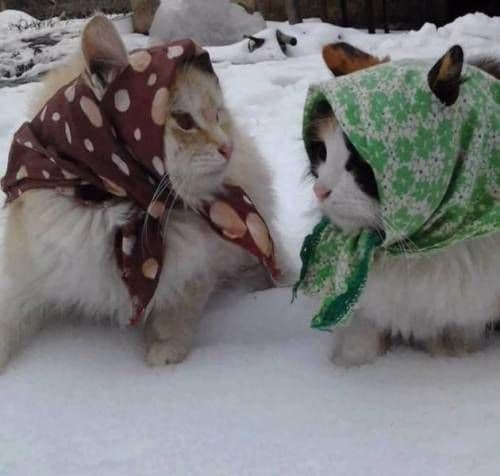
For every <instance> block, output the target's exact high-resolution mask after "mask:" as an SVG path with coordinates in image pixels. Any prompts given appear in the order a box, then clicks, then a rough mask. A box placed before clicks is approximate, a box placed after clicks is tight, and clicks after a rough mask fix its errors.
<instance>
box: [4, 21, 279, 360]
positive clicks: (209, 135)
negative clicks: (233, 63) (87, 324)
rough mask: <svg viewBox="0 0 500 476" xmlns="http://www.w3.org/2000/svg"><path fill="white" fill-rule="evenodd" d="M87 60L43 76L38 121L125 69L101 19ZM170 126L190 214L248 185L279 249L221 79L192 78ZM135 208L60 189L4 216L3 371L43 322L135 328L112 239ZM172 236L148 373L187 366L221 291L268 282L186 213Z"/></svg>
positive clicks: (183, 78) (196, 71)
mask: <svg viewBox="0 0 500 476" xmlns="http://www.w3.org/2000/svg"><path fill="white" fill-rule="evenodd" d="M82 52H83V55H82V58H84V59H83V60H75V61H74V62H73V63H72V64H70V65H68V66H67V67H65V68H63V69H61V70H59V71H56V72H54V73H53V74H52V75H50V76H49V77H48V78H47V80H46V81H45V84H44V86H43V89H42V91H41V92H40V93H39V95H37V98H36V99H35V104H34V107H33V114H35V113H36V112H38V110H39V109H40V107H41V106H42V105H43V104H44V102H45V101H46V100H47V99H48V98H50V97H51V96H52V95H53V94H54V93H55V92H56V91H57V90H58V89H59V88H60V87H61V86H62V85H64V84H66V83H68V82H70V81H71V80H72V79H73V78H74V77H76V76H77V75H78V74H80V73H81V72H82V70H83V68H87V69H88V70H90V73H91V74H94V78H96V77H97V79H98V83H99V84H100V86H101V88H102V90H101V91H100V92H99V91H98V93H99V94H100V95H102V93H104V91H105V89H106V87H107V85H108V84H109V83H110V82H112V80H113V79H114V78H115V77H116V76H117V74H118V73H119V72H120V71H121V70H122V69H123V68H124V67H125V66H126V65H127V64H128V57H127V54H126V51H125V47H124V45H123V43H122V40H121V39H120V37H119V35H118V33H117V32H116V30H115V28H114V26H113V24H112V23H111V22H110V21H108V20H106V19H105V17H101V16H99V17H95V18H94V19H93V20H91V22H90V23H89V24H88V25H87V27H86V28H85V30H84V32H83V36H82ZM96 75H97V76H96ZM207 111H211V112H213V114H210V119H211V120H210V121H207V120H205V119H206V118H207V117H208V116H207ZM202 114H203V116H202ZM166 124H167V125H166V127H165V148H166V157H168V159H167V160H166V163H165V164H164V165H165V169H166V170H167V171H168V173H169V175H170V178H171V182H172V185H173V188H174V191H175V192H176V193H177V194H178V195H179V197H181V198H182V200H183V201H184V202H185V203H187V204H191V205H192V204H196V203H197V202H198V201H199V200H201V199H203V198H206V197H207V196H209V195H211V194H212V193H214V192H215V191H216V190H217V189H218V188H219V187H220V186H221V184H222V182H223V181H226V180H228V181H230V182H231V183H234V184H237V185H239V186H241V187H242V188H243V189H244V190H245V191H246V192H247V193H248V195H249V196H250V197H251V198H252V200H253V201H254V203H255V205H256V207H257V209H258V210H259V212H260V213H261V214H262V215H263V217H264V218H265V220H266V221H267V223H268V225H269V226H270V228H271V231H272V235H273V238H274V241H275V246H276V247H277V248H278V250H279V249H281V247H280V244H279V242H278V236H277V233H276V231H275V230H273V226H272V221H273V218H274V217H273V213H274V197H273V193H272V187H271V180H270V174H269V172H268V170H267V168H266V166H265V165H264V163H263V162H262V160H261V158H260V157H259V154H258V152H257V151H256V150H255V148H254V147H253V145H252V144H251V143H249V142H248V141H247V140H246V138H245V137H244V136H243V135H242V134H240V133H239V132H238V131H237V130H236V128H235V126H234V124H233V123H232V121H231V118H230V117H229V114H228V112H227V110H226V109H225V107H224V101H223V96H222V92H221V90H220V86H219V84H218V81H217V78H216V76H215V75H214V74H211V73H207V72H206V71H204V70H203V68H199V67H197V66H196V65H193V66H191V67H188V68H185V69H184V70H183V72H182V73H181V74H179V75H178V77H177V79H176V83H175V87H174V88H172V90H171V92H170V103H169V113H168V116H167V121H166ZM132 207H133V205H132V204H127V203H120V204H114V205H110V206H108V207H82V206H81V205H80V204H79V203H77V202H76V201H74V200H73V199H72V198H66V197H62V196H61V195H60V194H58V193H56V192H55V191H53V190H32V191H29V192H26V193H25V194H24V195H23V196H22V197H21V198H19V199H17V200H15V201H14V202H12V203H11V204H9V205H8V206H7V207H6V209H5V210H4V212H3V213H5V215H6V221H5V226H4V227H3V228H2V231H4V232H5V237H4V242H3V243H2V256H1V259H0V274H1V276H2V280H1V288H0V309H1V313H0V369H2V368H3V367H5V365H6V363H7V362H8V360H9V358H10V356H11V354H12V352H13V351H14V350H15V346H16V344H18V343H19V342H20V341H21V340H22V338H23V336H25V335H26V334H29V333H31V332H33V330H34V329H36V328H38V327H39V326H40V324H41V323H42V321H43V318H44V316H52V315H54V314H59V315H61V316H63V317H64V316H68V317H69V316H70V315H75V314H77V315H83V316H84V317H86V318H92V319H112V320H115V321H117V322H118V323H120V324H126V323H127V322H128V319H129V317H130V315H131V303H130V297H129V294H128V292H127V289H126V287H125V285H124V283H123V281H122V279H121V276H120V272H119V270H118V267H117V264H116V262H115V257H114V252H113V241H114V234H115V231H116V229H117V227H119V226H120V225H121V224H123V223H124V222H125V220H126V215H127V213H128V212H129V211H130V210H131V209H132ZM166 228H167V229H166V230H165V246H166V256H165V267H164V269H163V271H162V275H161V278H160V282H159V285H158V288H157V291H156V293H155V296H154V298H153V300H152V302H151V304H150V306H151V312H150V314H149V317H148V319H147V322H146V325H145V336H146V360H147V362H148V363H150V364H152V365H162V364H166V363H175V362H181V361H182V360H183V359H184V358H185V357H186V355H187V354H188V352H189V350H190V344H191V340H192V337H193V332H194V330H195V328H196V323H197V321H198V318H199V317H200V315H201V314H203V310H204V307H205V304H206V302H207V300H208V298H209V296H210V295H211V293H212V292H213V291H214V289H215V288H216V287H217V286H218V285H220V284H221V283H223V282H227V281H228V280H229V281H236V280H240V279H244V277H245V276H247V277H255V276H256V275H258V276H259V278H258V279H259V280H260V282H262V280H264V279H265V273H264V271H263V270H262V269H261V266H260V265H259V264H258V262H257V260H256V259H254V258H253V257H251V256H250V255H249V253H247V252H246V251H244V250H242V249H241V248H239V247H237V246H235V245H233V244H231V243H229V242H227V241H224V240H223V239H221V238H219V236H218V235H217V234H216V233H214V232H213V231H212V229H211V228H210V227H209V225H208V224H207V222H206V221H205V220H203V219H201V218H200V217H199V216H198V215H197V214H196V213H194V212H192V211H189V210H188V209H187V208H186V209H175V210H172V211H171V213H170V215H169V217H168V220H167V223H166ZM244 271H246V273H244ZM242 272H243V274H242Z"/></svg>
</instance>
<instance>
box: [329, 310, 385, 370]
mask: <svg viewBox="0 0 500 476" xmlns="http://www.w3.org/2000/svg"><path fill="white" fill-rule="evenodd" d="M334 339H335V341H334V349H333V356H332V360H333V362H334V363H335V364H337V365H340V366H342V367H353V366H357V365H364V364H368V363H371V362H373V361H375V359H376V358H377V357H378V356H380V355H382V354H384V353H385V352H386V350H387V348H388V346H389V338H388V337H387V334H386V333H385V332H382V331H380V329H379V328H378V327H377V326H376V325H375V324H374V323H373V322H371V321H369V320H368V319H365V318H363V317H361V316H359V315H355V316H353V317H352V319H351V321H350V322H349V323H348V324H347V325H345V326H341V327H338V328H337V329H336V330H335V332H334Z"/></svg>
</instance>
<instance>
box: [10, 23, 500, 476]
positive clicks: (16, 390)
mask: <svg viewBox="0 0 500 476" xmlns="http://www.w3.org/2000/svg"><path fill="white" fill-rule="evenodd" d="M269 26H271V27H276V25H269ZM279 27H280V28H283V29H285V30H286V28H287V27H286V26H285V25H279ZM294 28H295V31H294V33H295V34H297V29H302V30H303V31H306V30H310V34H309V35H308V37H307V41H308V42H309V45H310V49H307V48H306V47H305V46H304V44H305V41H304V42H302V43H301V42H300V41H299V46H298V48H300V47H301V46H300V45H301V44H302V48H303V51H302V53H301V54H300V55H297V56H296V57H292V58H287V59H284V60H282V61H274V62H261V63H258V64H254V65H233V64H231V63H229V62H227V61H226V62H221V63H219V64H218V65H217V72H218V74H219V75H220V78H221V81H222V86H223V88H224V90H225V94H226V98H227V102H228V104H229V107H230V109H231V111H232V112H233V114H234V115H235V117H236V119H237V120H238V122H239V123H240V124H241V125H243V126H245V127H246V128H247V130H248V132H249V133H250V134H251V135H252V136H253V137H254V138H255V140H256V141H257V143H258V145H259V146H260V148H261V151H262V153H263V155H264V156H265V157H266V158H267V160H268V161H269V164H270V165H271V167H272V168H273V170H274V172H275V176H276V187H277V189H278V192H279V199H280V221H281V225H282V227H283V229H284V230H285V232H286V233H285V234H286V236H288V244H289V247H290V250H291V251H292V252H293V254H294V256H295V257H296V258H295V259H296V260H297V256H298V248H299V246H300V242H301V240H302V237H303V235H304V234H305V233H306V232H307V231H309V228H310V227H311V225H312V223H313V222H314V216H313V215H314V214H313V213H312V212H311V210H312V195H311V191H310V183H309V182H308V181H307V180H306V179H305V178H304V176H305V170H306V163H307V161H306V157H305V153H304V150H303V146H302V143H301V114H302V105H303V101H304V98H305V94H306V90H307V87H308V85H309V84H310V83H311V82H315V81H319V80H321V79H325V78H328V77H330V74H329V72H328V71H327V70H326V68H325V67H324V66H323V65H322V62H321V58H320V54H319V46H320V45H321V44H322V43H323V42H324V41H325V40H326V41H328V38H330V37H329V36H328V35H330V34H331V33H332V32H333V30H331V29H330V30H329V31H330V33H328V32H327V30H328V29H329V27H327V26H326V25H318V24H316V25H312V26H311V25H310V24H306V25H301V26H298V27H294ZM332 28H333V27H332ZM319 30H323V31H324V32H323V33H321V32H320V31H319ZM335 32H336V33H335V34H338V33H340V34H341V35H342V38H343V39H347V40H348V41H351V42H353V43H354V44H356V45H358V46H361V47H364V48H367V49H369V50H370V51H372V52H374V53H376V54H379V55H385V54H391V55H392V56H394V57H402V56H437V55H439V54H440V53H442V52H444V50H445V49H446V48H447V47H448V46H449V45H451V44H453V43H455V42H458V43H461V44H462V45H463V46H464V47H465V48H466V52H467V54H469V55H470V54H477V53H480V52H485V53H495V52H496V53H497V55H498V56H500V45H499V42H500V19H498V18H497V19H488V18H487V17H484V16H481V15H476V16H469V17H466V18H463V19H460V20H458V21H457V22H455V24H454V25H451V26H449V27H446V28H445V29H441V30H436V29H435V28H434V27H432V26H430V25H427V26H425V27H424V28H423V29H422V30H421V31H420V32H410V33H394V34H391V35H382V34H381V35H373V36H369V35H367V34H364V33H362V32H356V31H352V30H342V29H335ZM0 34H1V32H0ZM321 35H324V36H321ZM128 40H129V44H137V43H138V42H140V41H142V40H141V39H140V38H138V37H137V36H129V37H128ZM308 48H309V47H308ZM37 87H38V85H36V84H25V85H22V86H18V87H15V88H4V89H1V90H0V148H1V149H0V150H2V151H3V153H2V155H1V156H0V161H1V163H2V166H3V165H4V164H5V161H6V158H7V152H8V146H9V142H10V137H11V134H12V132H13V131H14V129H15V128H16V127H17V126H18V125H19V124H20V122H21V121H22V120H23V119H24V117H25V111H24V106H25V105H26V103H27V100H28V97H29V95H30V94H33V93H35V91H36V88H37ZM297 264H298V262H297ZM290 297H291V292H290V290H289V289H280V290H270V291H266V292H260V293H253V294H242V293H241V292H237V291H234V292H231V293H226V294H224V295H220V296H218V297H216V298H215V299H214V300H213V301H212V302H211V304H210V306H209V309H208V310H207V312H206V315H205V317H204V319H203V323H202V326H201V330H200V333H199V338H198V343H197V346H196V348H195V350H194V352H193V354H192V355H191V356H190V357H189V359H188V360H187V361H186V362H185V363H183V364H181V365H179V366H175V367H168V368H162V369H151V368H149V367H147V366H146V365H145V364H144V361H143V359H142V344H141V336H140V335H139V332H138V331H137V330H134V329H126V330H118V329H115V328H108V327H96V326H93V325H90V324H85V323H83V324H67V325H53V326H51V327H50V328H48V329H46V330H44V331H43V332H42V333H41V335H39V336H37V338H36V339H35V340H34V341H33V342H32V343H31V344H30V345H27V346H26V348H25V349H24V351H23V352H22V353H21V354H19V355H18V356H17V357H16V358H15V359H14V360H13V362H12V364H11V365H10V366H9V368H8V371H7V372H6V374H5V375H3V376H1V377H0V403H1V404H0V475H1V476H4V475H5V476H31V475H36V476H61V475H64V476H89V475H92V476H100V475H105V476H115V475H117V476H118V475H120V476H122V475H127V476H135V475H137V476H139V475H140V476H165V475H175V476H177V475H204V476H206V475H217V476H218V475H231V476H233V475H238V476H245V475H252V476H253V475H259V476H260V475H280V476H281V475H286V476H293V475H325V476H326V475H328V476H330V475H335V476H343V475H349V476H356V475H363V476H366V475H386V476H390V475H394V476H400V475H401V474H405V475H407V476H411V475H419V476H420V475H422V474H426V475H454V476H458V475H474V476H481V475H494V474H498V472H499V470H500V451H499V449H498V439H497V438H498V428H499V427H500V398H499V395H500V379H498V378H497V374H498V368H499V366H500V344H499V343H494V344H493V345H492V346H491V347H489V348H488V349H487V350H485V351H483V352H480V353H477V354H475V355H473V356H470V357H467V358H463V359H451V358H440V359H433V358H431V357H429V356H427V355H426V354H423V353H419V352H416V351H412V350H409V349H406V348H400V349H396V350H394V351H392V352H391V353H390V354H388V355H387V356H385V357H383V358H381V359H380V360H378V361H377V362H376V363H375V364H374V365H371V366H367V367H363V368H355V369H350V370H345V369H341V368H337V367H335V366H333V364H331V363H330V361H329V352H330V344H331V336H330V335H329V334H327V333H320V332H317V331H312V330H310V329H309V328H308V324H309V319H310V317H311V315H312V312H313V310H314V308H315V303H314V302H311V301H310V300H307V299H305V298H300V299H299V300H298V302H296V303H295V304H293V305H292V304H291V303H290Z"/></svg>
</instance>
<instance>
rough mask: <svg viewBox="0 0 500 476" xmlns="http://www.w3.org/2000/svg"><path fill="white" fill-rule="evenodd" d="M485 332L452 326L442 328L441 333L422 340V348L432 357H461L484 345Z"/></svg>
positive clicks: (485, 339)
mask: <svg viewBox="0 0 500 476" xmlns="http://www.w3.org/2000/svg"><path fill="white" fill-rule="evenodd" d="M486 341H487V337H486V332H485V331H484V330H483V329H482V328H480V329H479V330H478V329H464V328H462V327H459V326H452V327H448V328H446V329H444V330H443V331H442V332H441V334H439V335H438V336H436V337H433V338H431V339H428V340H426V341H424V343H423V347H424V349H425V350H426V351H427V352H428V353H429V354H431V355H432V356H433V357H440V356H447V357H463V356H465V355H467V354H470V353H472V352H476V351H478V350H480V349H482V348H484V347H485V345H486Z"/></svg>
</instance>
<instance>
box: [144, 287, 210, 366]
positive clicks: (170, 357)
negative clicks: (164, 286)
mask: <svg viewBox="0 0 500 476" xmlns="http://www.w3.org/2000/svg"><path fill="white" fill-rule="evenodd" d="M212 290H213V285H212V284H210V283H208V282H206V281H196V282H192V283H189V284H187V285H186V287H185V290H184V292H183V294H182V296H181V297H180V298H179V300H178V301H177V302H175V303H171V304H168V305H167V306H164V307H162V308H161V309H156V310H154V311H153V312H152V314H151V315H150V316H149V318H148V320H147V322H146V326H145V339H146V361H147V362H148V364H150V365H154V366H158V365H167V364H177V363H180V362H182V361H183V360H184V359H185V358H186V357H187V355H188V354H189V352H190V350H191V345H192V341H193V337H194V334H195V332H196V330H197V327H198V322H199V319H200V316H201V314H202V312H203V310H204V308H205V305H206V303H207V301H208V298H209V296H210V294H211V292H212Z"/></svg>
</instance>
